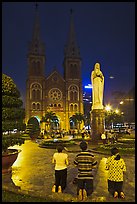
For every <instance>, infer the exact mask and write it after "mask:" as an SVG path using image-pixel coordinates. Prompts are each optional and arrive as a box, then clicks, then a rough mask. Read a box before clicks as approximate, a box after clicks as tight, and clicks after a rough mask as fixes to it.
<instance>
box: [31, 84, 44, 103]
mask: <svg viewBox="0 0 137 204" xmlns="http://www.w3.org/2000/svg"><path fill="white" fill-rule="evenodd" d="M30 88H31V98H32V100H40V99H41V97H42V86H41V85H40V84H38V83H33V84H32V85H31V87H30Z"/></svg>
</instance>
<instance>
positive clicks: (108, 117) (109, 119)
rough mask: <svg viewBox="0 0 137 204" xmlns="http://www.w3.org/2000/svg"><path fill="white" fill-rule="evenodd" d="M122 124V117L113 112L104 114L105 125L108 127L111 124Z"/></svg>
mask: <svg viewBox="0 0 137 204" xmlns="http://www.w3.org/2000/svg"><path fill="white" fill-rule="evenodd" d="M112 123H113V124H117V123H123V115H121V114H119V113H116V112H115V111H106V112H105V124H106V126H110V125H111V124H112Z"/></svg>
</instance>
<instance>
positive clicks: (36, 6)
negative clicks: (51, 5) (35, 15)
mask: <svg viewBox="0 0 137 204" xmlns="http://www.w3.org/2000/svg"><path fill="white" fill-rule="evenodd" d="M35 8H36V11H37V9H38V3H37V2H36V4H35Z"/></svg>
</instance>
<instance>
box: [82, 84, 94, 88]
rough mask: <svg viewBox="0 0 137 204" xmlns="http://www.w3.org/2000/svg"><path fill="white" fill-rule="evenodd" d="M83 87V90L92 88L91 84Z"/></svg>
mask: <svg viewBox="0 0 137 204" xmlns="http://www.w3.org/2000/svg"><path fill="white" fill-rule="evenodd" d="M84 87H85V89H92V88H93V86H92V85H91V84H88V85H87V86H84Z"/></svg>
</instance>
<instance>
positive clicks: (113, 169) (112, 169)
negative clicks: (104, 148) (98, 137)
mask: <svg viewBox="0 0 137 204" xmlns="http://www.w3.org/2000/svg"><path fill="white" fill-rule="evenodd" d="M111 154H112V156H111V157H109V158H108V159H107V161H106V170H108V191H109V192H110V193H111V194H112V195H113V197H114V198H117V197H120V198H124V197H125V195H124V193H123V172H125V171H126V165H125V162H124V160H123V159H122V158H121V157H120V155H119V153H118V149H117V148H116V147H114V148H112V149H111Z"/></svg>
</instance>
